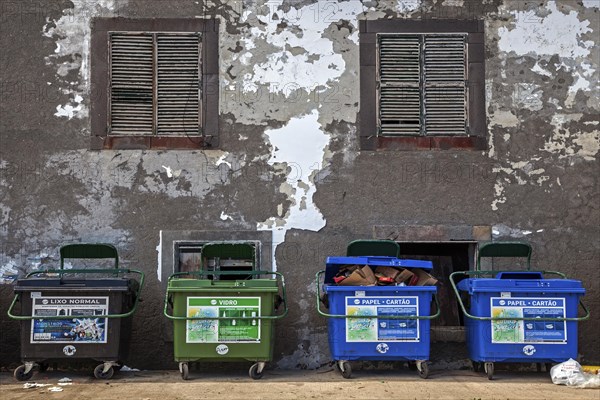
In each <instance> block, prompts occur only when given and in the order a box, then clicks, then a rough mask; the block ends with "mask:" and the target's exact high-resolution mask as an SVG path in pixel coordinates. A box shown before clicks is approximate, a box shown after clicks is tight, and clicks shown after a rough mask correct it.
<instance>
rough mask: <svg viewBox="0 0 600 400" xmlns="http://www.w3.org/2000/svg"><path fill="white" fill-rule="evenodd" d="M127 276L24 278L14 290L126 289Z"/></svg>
mask: <svg viewBox="0 0 600 400" xmlns="http://www.w3.org/2000/svg"><path fill="white" fill-rule="evenodd" d="M130 281H132V279H129V278H87V279H81V278H63V279H60V278H24V279H18V280H17V282H16V283H15V286H14V291H15V292H33V291H44V290H61V291H63V290H64V291H72V292H75V293H76V292H78V291H79V292H80V291H87V290H95V291H96V290H103V291H109V290H110V291H126V290H129V283H130Z"/></svg>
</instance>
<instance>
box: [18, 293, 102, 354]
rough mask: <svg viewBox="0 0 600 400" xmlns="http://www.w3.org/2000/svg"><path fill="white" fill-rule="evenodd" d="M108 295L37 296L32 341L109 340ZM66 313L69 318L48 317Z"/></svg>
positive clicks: (32, 314)
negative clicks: (106, 316)
mask: <svg viewBox="0 0 600 400" xmlns="http://www.w3.org/2000/svg"><path fill="white" fill-rule="evenodd" d="M107 314H108V297H88V296H77V297H62V296H61V297H55V296H42V297H35V298H34V299H33V304H32V310H31V316H32V317H36V319H33V320H31V334H30V342H31V343H71V342H78V343H106V339H107V334H106V330H107V329H108V319H107V318H96V317H94V316H96V315H107ZM62 315H64V316H65V319H44V317H50V316H52V317H55V316H62Z"/></svg>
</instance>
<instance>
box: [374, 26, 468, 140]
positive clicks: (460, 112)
mask: <svg viewBox="0 0 600 400" xmlns="http://www.w3.org/2000/svg"><path fill="white" fill-rule="evenodd" d="M377 45H378V52H377V54H378V60H377V65H378V68H377V72H378V91H379V93H378V116H379V133H380V135H382V136H401V135H412V136H415V135H428V136H436V135H444V136H451V135H466V134H467V104H468V102H467V85H466V81H467V76H466V35H465V34H431V35H428V34H380V35H378V41H377Z"/></svg>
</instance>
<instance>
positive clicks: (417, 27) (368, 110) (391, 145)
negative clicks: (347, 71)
mask: <svg viewBox="0 0 600 400" xmlns="http://www.w3.org/2000/svg"><path fill="white" fill-rule="evenodd" d="M483 32H484V23H483V21H481V20H363V21H360V24H359V33H360V44H359V51H360V110H359V133H360V148H361V150H442V149H453V148H457V149H472V150H484V149H486V148H487V140H486V136H487V120H486V115H485V111H486V106H485V63H484V58H485V51H484V33H483ZM452 33H463V34H466V35H467V71H466V73H467V77H468V89H467V90H468V94H467V102H468V103H467V110H468V112H467V121H468V122H467V126H468V133H467V135H466V136H462V135H460V136H457V135H454V136H440V135H431V136H429V135H425V136H423V135H403V136H382V135H380V134H379V115H378V107H379V97H378V88H377V82H378V81H377V75H378V73H377V68H378V64H377V60H378V54H377V52H378V46H377V40H378V34H417V35H423V34H434V35H435V34H452Z"/></svg>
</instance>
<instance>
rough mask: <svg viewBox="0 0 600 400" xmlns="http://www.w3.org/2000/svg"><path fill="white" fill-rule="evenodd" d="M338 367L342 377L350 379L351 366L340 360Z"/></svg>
mask: <svg viewBox="0 0 600 400" xmlns="http://www.w3.org/2000/svg"><path fill="white" fill-rule="evenodd" d="M338 369H339V370H340V372H341V373H342V378H344V379H350V377H351V376H352V367H351V366H350V363H349V362H348V361H341V362H340V363H338Z"/></svg>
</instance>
